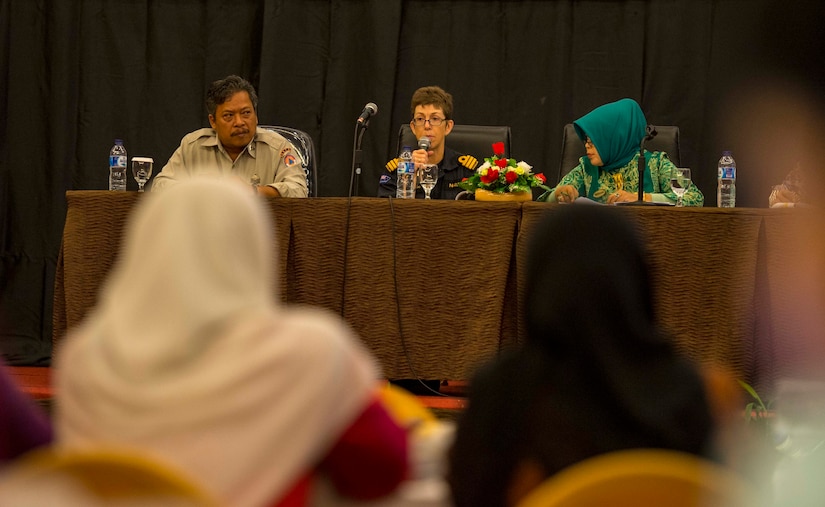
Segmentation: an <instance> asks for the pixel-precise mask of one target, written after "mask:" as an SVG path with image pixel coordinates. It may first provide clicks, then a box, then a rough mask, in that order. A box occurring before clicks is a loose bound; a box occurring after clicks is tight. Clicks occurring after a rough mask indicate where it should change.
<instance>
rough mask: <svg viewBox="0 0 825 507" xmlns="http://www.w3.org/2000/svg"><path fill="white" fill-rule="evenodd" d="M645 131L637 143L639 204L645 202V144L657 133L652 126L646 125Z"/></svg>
mask: <svg viewBox="0 0 825 507" xmlns="http://www.w3.org/2000/svg"><path fill="white" fill-rule="evenodd" d="M645 131H646V132H647V134H646V135H645V136H644V137H643V138H642V141H641V142H640V143H639V164H638V165H639V194H638V195H639V197H638V200H639V202H645V166H646V165H647V162H646V161H645V143H646V142H648V141H650V140H652V139H653V138H654V137H656V134H658V133H659V132H657V131H656V127H655V126H653V125H648V126H647V127H646V128H645Z"/></svg>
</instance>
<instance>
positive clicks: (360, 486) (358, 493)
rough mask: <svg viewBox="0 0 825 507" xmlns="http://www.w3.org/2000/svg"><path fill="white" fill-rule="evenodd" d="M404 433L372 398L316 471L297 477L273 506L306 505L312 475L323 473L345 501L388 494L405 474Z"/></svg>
mask: <svg viewBox="0 0 825 507" xmlns="http://www.w3.org/2000/svg"><path fill="white" fill-rule="evenodd" d="M407 463H408V462H407V434H406V432H405V431H404V430H403V429H402V428H400V427H399V426H398V425H397V424H396V423H395V421H394V420H393V419H392V418H391V417H390V415H389V414H388V413H387V411H386V409H384V406H383V405H382V404H381V403H380V402H379V401H378V399H375V400H373V401H372V403H370V404H369V405H368V406H367V408H366V409H365V410H364V412H362V413H361V415H360V416H359V417H358V419H356V420H355V422H354V423H352V425H350V427H349V428H347V430H346V431H345V432H344V433H343V434H342V435H341V437H340V438H339V439H338V441H337V442H336V443H335V445H334V446H333V447H332V449H331V450H330V451H329V454H327V455H326V457H325V458H324V459H323V461H322V462H321V465H320V466H319V467H318V469H317V470H314V471H309V472H308V473H307V474H306V475H304V476H303V477H301V478H300V479H299V480H298V481H297V483H296V484H295V485H294V486H293V487H292V489H290V491H289V492H288V493H287V494H286V496H284V497H283V498H282V499H281V500H280V501H278V502H277V503H276V504H275V506H276V507H299V506H304V505H306V504H307V500H308V498H309V494H310V490H311V484H312V480H311V479H312V476H313V475H314V474H315V473H318V472H321V473H324V474H325V475H326V476H327V477H328V478H329V480H330V482H332V484H333V485H334V486H335V489H336V491H337V492H338V493H339V494H340V495H341V496H345V497H348V498H354V499H358V500H372V499H375V498H379V497H382V496H384V495H387V494H389V493H391V492H392V491H393V490H395V488H396V487H398V485H399V484H400V483H401V481H403V480H404V479H405V477H406V475H407Z"/></svg>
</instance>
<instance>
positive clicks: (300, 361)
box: [55, 179, 377, 506]
mask: <svg viewBox="0 0 825 507" xmlns="http://www.w3.org/2000/svg"><path fill="white" fill-rule="evenodd" d="M142 199H145V202H142V203H140V204H139V206H138V209H137V210H136V211H135V214H134V216H133V217H132V220H131V221H130V223H129V227H128V230H127V235H126V238H125V244H124V248H123V249H122V250H121V254H120V255H121V258H120V259H119V261H118V264H117V265H116V266H115V268H114V270H113V272H112V274H111V275H110V278H109V279H108V280H107V282H106V284H105V287H104V291H103V293H102V297H101V299H100V303H99V305H98V306H97V308H96V309H95V310H94V311H93V312H92V313H91V315H90V316H89V317H88V318H87V319H86V321H85V322H84V323H83V324H82V325H81V326H80V327H79V328H78V329H77V330H76V331H75V332H73V333H71V334H70V335H69V336H68V337H67V339H66V342H65V345H64V347H63V348H62V349H61V350H59V351H58V354H57V361H56V377H55V378H56V388H57V392H58V403H57V405H56V420H57V438H58V443H59V445H65V446H88V445H99V444H127V445H134V446H137V447H139V448H141V449H142V450H144V451H147V452H151V453H153V454H155V455H157V456H158V457H160V458H162V459H164V460H165V461H166V462H169V463H171V464H173V465H177V466H178V467H180V468H182V469H183V470H186V471H188V472H189V473H190V474H191V475H193V476H194V477H195V478H196V479H199V480H200V481H201V482H202V483H203V484H204V485H205V486H207V487H208V488H209V489H211V490H212V491H213V493H215V494H217V495H218V496H219V498H221V499H222V501H225V502H226V503H227V504H231V505H239V506H247V505H248V506H254V505H263V504H271V503H272V502H273V501H275V500H277V499H278V498H280V497H281V496H282V495H283V494H285V493H286V491H288V489H289V488H290V487H291V486H292V484H293V483H294V481H295V480H296V479H297V478H299V477H300V476H301V475H302V474H303V473H305V472H306V471H307V470H308V469H310V468H311V467H312V466H314V465H315V464H316V463H317V461H318V460H319V459H320V458H321V457H322V456H323V455H324V454H325V453H326V452H327V451H328V450H329V448H330V446H331V445H332V444H333V443H334V441H335V440H336V438H337V437H338V436H339V435H340V433H341V432H342V431H343V430H344V429H345V428H346V427H347V426H348V425H349V424H350V423H352V422H353V421H354V420H355V418H356V417H357V416H358V415H359V414H360V412H361V410H363V409H364V408H365V406H366V404H367V403H368V402H369V400H370V399H371V396H372V393H373V392H374V387H375V379H376V376H377V373H376V369H375V367H374V364H373V361H372V360H371V358H370V356H369V354H368V353H367V352H366V351H365V350H364V349H363V348H362V347H361V346H360V344H359V341H358V339H357V338H356V337H355V336H353V334H352V333H351V332H350V331H349V329H348V328H347V327H346V326H345V325H343V324H342V323H341V322H340V319H338V318H336V317H334V316H332V315H329V314H327V313H325V312H322V311H320V310H311V309H287V308H284V307H279V306H278V304H277V303H276V297H275V291H274V290H273V287H274V282H273V280H274V276H273V271H274V266H275V265H276V264H275V262H274V258H275V255H274V251H275V250H274V245H273V235H272V233H271V228H272V224H271V220H270V218H269V215H268V211H267V210H266V209H265V208H264V206H263V205H262V203H261V201H260V199H259V198H257V197H255V196H253V195H252V192H251V190H250V189H249V188H248V187H247V186H244V185H240V184H235V183H232V182H231V181H226V180H224V181H217V180H204V179H193V180H190V181H187V182H185V183H182V184H179V185H176V186H174V187H171V188H169V189H167V191H165V192H163V193H159V194H146V195H145V197H142Z"/></svg>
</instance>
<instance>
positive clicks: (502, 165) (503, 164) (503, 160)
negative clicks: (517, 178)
mask: <svg viewBox="0 0 825 507" xmlns="http://www.w3.org/2000/svg"><path fill="white" fill-rule="evenodd" d="M496 165H497V166H499V167H500V168H502V169H504V168H505V167H507V159H506V158H497V159H496Z"/></svg>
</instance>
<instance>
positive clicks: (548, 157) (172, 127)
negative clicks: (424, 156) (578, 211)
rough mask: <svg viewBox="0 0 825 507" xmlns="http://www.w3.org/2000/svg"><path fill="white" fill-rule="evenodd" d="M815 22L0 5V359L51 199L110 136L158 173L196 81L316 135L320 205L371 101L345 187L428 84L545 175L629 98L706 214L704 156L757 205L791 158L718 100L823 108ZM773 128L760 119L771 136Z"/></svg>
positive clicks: (551, 6)
mask: <svg viewBox="0 0 825 507" xmlns="http://www.w3.org/2000/svg"><path fill="white" fill-rule="evenodd" d="M822 10H823V9H822V8H821V7H820V6H819V3H818V2H794V1H791V2H775V1H772V0H744V1H734V0H716V1H710V0H707V1H696V0H681V1H677V0H649V1H643V0H635V1H634V0H631V1H607V0H602V1H593V0H591V1H572V0H566V1H563V0H559V1H515V0H513V1H481V0H476V1H471V0H464V1H444V0H419V1H399V0H283V1H264V0H256V1H253V0H235V1H232V2H227V1H223V0H198V1H195V0H181V1H158V0H155V1H149V0H74V1H67V2H63V1H46V0H0V73H2V75H0V117H2V119H3V121H2V123H0V163H1V164H2V165H0V275H1V277H0V351H2V354H3V355H4V357H5V358H6V360H7V361H9V362H10V363H12V364H48V361H49V357H50V354H51V350H50V344H51V314H52V285H53V278H54V270H55V264H56V259H57V254H58V249H59V245H60V238H61V233H62V228H63V222H64V218H65V212H66V204H65V197H64V194H65V192H66V191H67V190H72V189H105V188H107V174H108V169H107V163H106V158H107V155H108V151H109V148H110V147H111V146H112V144H113V142H114V139H115V138H122V139H123V140H124V143H125V146H126V148H127V150H128V153H129V156H130V157H132V156H150V157H153V158H154V159H155V163H156V171H160V169H161V168H162V167H163V165H164V164H165V162H166V160H167V159H168V158H169V156H170V155H171V154H172V152H173V151H174V150H175V148H176V147H177V146H178V144H179V142H180V139H181V137H182V136H183V135H184V134H186V133H187V132H190V131H192V130H195V129H197V128H200V127H202V126H208V121H207V118H206V111H205V107H204V96H205V88H206V86H207V84H208V83H209V82H211V81H212V80H214V79H217V78H221V77H224V76H226V75H228V74H239V75H241V76H244V77H246V78H247V79H249V80H250V81H251V82H252V83H253V84H254V85H255V86H256V88H257V90H258V94H259V97H260V104H259V111H258V113H259V114H258V116H259V120H260V122H261V123H267V124H282V125H289V126H293V127H297V128H299V129H302V130H305V131H307V132H308V133H309V134H310V135H311V136H312V137H313V139H314V141H315V143H316V149H317V152H318V157H319V164H320V171H319V175H318V180H319V192H320V195H321V196H344V195H346V194H347V190H348V185H349V180H350V164H351V157H352V153H351V150H352V144H353V130H354V124H355V119H356V118H357V116H358V114H359V113H360V111H361V109H362V107H363V106H364V104H366V103H367V102H375V103H376V104H378V106H379V109H380V111H379V114H378V115H377V116H376V117H375V118H374V119H373V120H372V122H371V125H370V127H369V131H368V132H367V133H366V135H365V137H364V141H363V145H362V148H363V156H364V162H363V167H364V173H363V175H362V176H361V178H360V180H359V184H358V187H357V194H358V195H359V196H374V195H375V192H376V189H377V181H378V176H379V174H380V172H381V168H382V166H383V165H384V163H385V161H386V160H387V159H388V158H390V157H392V156H394V155H395V153H394V151H395V143H396V133H397V129H398V126H399V125H400V124H401V123H404V122H407V121H408V120H409V117H410V115H409V99H410V95H411V93H412V92H413V90H415V89H416V88H417V87H419V86H423V85H429V84H437V85H440V86H442V87H444V88H445V89H447V90H448V91H450V92H451V93H452V94H453V95H454V97H455V120H456V122H457V123H467V124H487V125H505V124H506V125H510V126H511V127H512V132H513V156H514V157H515V158H517V159H522V160H526V161H528V162H530V163H531V164H533V165H534V166H535V168H536V169H537V170H541V171H544V172H545V174H546V175H547V176H548V179H549V181H550V183H555V180H556V177H557V173H558V164H559V160H560V148H561V134H562V127H563V125H564V124H565V123H569V122H571V121H572V120H574V119H576V118H577V117H579V116H581V115H583V114H585V113H587V112H588V111H589V110H591V109H592V108H594V107H596V106H598V105H601V104H603V103H606V102H610V101H614V100H617V99H619V98H622V97H631V98H634V99H636V100H638V101H639V102H640V103H641V105H642V108H643V109H644V111H645V113H646V115H647V118H648V121H649V122H650V123H653V124H673V125H678V126H679V127H680V128H681V133H682V143H683V144H682V160H683V165H685V166H688V167H691V168H693V172H694V175H695V177H694V178H695V181H696V183H697V184H698V186H699V187H700V188H701V190H702V191H703V192H704V193H705V196H706V199H705V202H706V205H715V201H716V197H715V191H716V188H715V187H716V181H715V178H716V176H715V174H716V161H717V159H718V158H719V155H720V152H721V151H722V150H723V149H732V150H733V152H734V155H735V156H736V159H737V162H738V164H739V180H738V181H737V192H738V196H737V197H738V199H737V204H738V205H741V206H751V207H764V206H766V203H767V194H768V190H769V188H770V185H771V184H774V183H776V182H777V179H780V180H781V177H782V174H784V173H785V172H787V170H788V169H790V166H791V165H792V158H793V157H792V156H789V157H784V158H781V159H780V158H779V157H774V158H771V157H770V156H768V155H766V150H765V147H764V146H761V147H754V146H753V145H754V143H750V144H749V143H748V142H747V139H743V137H744V136H742V135H741V131H740V129H738V128H737V121H735V120H736V118H737V117H736V116H735V115H736V114H742V113H743V111H744V112H752V111H753V107H752V106H753V104H751V103H748V102H745V103H742V102H741V101H737V99H738V98H740V97H743V96H753V97H756V98H755V99H754V100H756V103H757V104H758V103H759V100H760V98H759V97H760V96H761V95H760V93H761V91H762V90H763V88H762V86H763V84H762V83H769V84H765V85H764V86H765V87H766V88H765V93H768V92H769V90H770V89H779V90H788V89H790V88H791V86H790V84H792V85H793V87H795V88H794V90H796V91H795V93H797V92H798V93H799V94H801V95H802V96H805V97H810V96H813V97H814V99H812V100H813V104H815V106H814V107H819V106H820V104H819V103H818V102H817V101H816V98H817V97H822V96H825V95H823V91H822V79H821V74H822V71H823V69H825V64H823V56H822V54H823V53H822V44H821V42H822V35H821V33H822V32H823V30H822V26H825V25H823V24H822V21H823V19H822V18H823V16H822V13H821V11H822ZM773 78H775V79H773ZM777 81H778V82H779V84H778V85H777V84H776V83H777ZM789 83H790V84H789ZM771 86H773V87H774V88H770V87H771ZM743 87H746V88H743ZM743 89H746V90H749V91H750V92H751V93H750V95H748V94H744V95H743V93H742V90H743ZM780 93H781V92H780ZM732 115H733V120H732V119H731V118H732ZM757 118H758V115H757ZM751 120H752V118H751ZM786 120H787V118H783V117H782V114H781V112H780V113H779V114H778V115H777V116H776V117H772V118H770V121H771V123H772V124H775V125H778V127H777V128H782V129H785V127H784V125H783V122H785V121H786ZM789 123H790V122H789ZM785 130H787V129H785ZM791 131H792V129H791ZM772 148H775V149H773V150H771V152H779V153H781V152H782V147H781V146H774V147H772ZM760 150H761V151H760ZM474 155H476V156H477V157H479V158H480V157H482V156H485V155H488V154H485V153H478V154H474ZM791 155H792V154H791ZM776 160H780V162H779V163H778V165H777V164H776V163H775V161H776ZM129 189H130V190H135V189H136V185H135V183H134V181H131V179H130V181H129ZM123 311H124V312H129V311H146V309H138V308H124V309H123Z"/></svg>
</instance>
